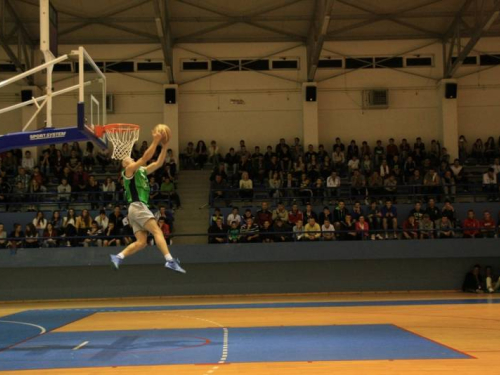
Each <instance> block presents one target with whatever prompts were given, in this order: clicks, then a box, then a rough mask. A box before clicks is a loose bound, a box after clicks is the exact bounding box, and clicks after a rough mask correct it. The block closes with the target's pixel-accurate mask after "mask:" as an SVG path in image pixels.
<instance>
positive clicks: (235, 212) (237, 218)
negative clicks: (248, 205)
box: [226, 207, 242, 228]
mask: <svg viewBox="0 0 500 375" xmlns="http://www.w3.org/2000/svg"><path fill="white" fill-rule="evenodd" d="M241 220H242V219H241V215H240V213H239V209H238V207H233V209H232V211H231V213H230V214H229V215H228V216H227V220H226V223H231V225H232V223H233V221H234V222H236V226H237V227H238V228H239V227H240V225H241Z"/></svg>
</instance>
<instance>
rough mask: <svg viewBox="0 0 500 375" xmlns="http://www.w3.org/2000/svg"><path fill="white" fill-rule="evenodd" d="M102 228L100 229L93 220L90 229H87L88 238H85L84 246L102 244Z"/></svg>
mask: <svg viewBox="0 0 500 375" xmlns="http://www.w3.org/2000/svg"><path fill="white" fill-rule="evenodd" d="M101 236H102V230H100V229H99V225H97V222H96V221H92V224H91V227H90V229H88V230H87V236H86V237H87V238H85V239H84V240H83V246H84V247H96V246H99V247H100V246H102V239H101Z"/></svg>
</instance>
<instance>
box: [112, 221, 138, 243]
mask: <svg viewBox="0 0 500 375" xmlns="http://www.w3.org/2000/svg"><path fill="white" fill-rule="evenodd" d="M121 226H122V230H121V233H122V235H123V237H122V241H123V245H125V246H128V245H130V244H131V243H132V242H134V241H135V239H133V237H134V232H133V230H132V227H131V226H130V223H129V221H128V217H125V218H124V219H123V220H122V224H121ZM108 228H109V226H108Z"/></svg>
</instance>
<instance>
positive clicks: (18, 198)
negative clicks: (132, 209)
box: [0, 191, 171, 209]
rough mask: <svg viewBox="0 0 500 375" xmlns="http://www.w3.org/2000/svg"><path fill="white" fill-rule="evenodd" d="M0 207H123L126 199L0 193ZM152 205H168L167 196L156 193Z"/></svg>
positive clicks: (102, 194)
mask: <svg viewBox="0 0 500 375" xmlns="http://www.w3.org/2000/svg"><path fill="white" fill-rule="evenodd" d="M0 197H4V198H3V199H0V206H2V205H4V206H8V207H7V208H13V209H16V208H21V207H25V206H29V205H32V206H39V207H41V206H48V205H50V206H53V205H59V206H60V207H67V206H68V205H70V204H86V203H88V204H89V205H90V206H91V207H103V206H106V205H109V204H112V205H114V204H118V205H125V204H126V199H125V197H124V193H123V192H117V191H115V192H103V191H80V192H71V193H58V192H53V191H50V192H37V193H29V192H28V193H22V194H19V193H0ZM151 203H152V204H153V205H156V204H159V203H161V204H165V205H170V203H171V200H170V198H169V196H165V195H162V194H160V193H158V196H157V197H155V198H152V199H151Z"/></svg>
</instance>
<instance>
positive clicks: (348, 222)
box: [340, 214, 358, 241]
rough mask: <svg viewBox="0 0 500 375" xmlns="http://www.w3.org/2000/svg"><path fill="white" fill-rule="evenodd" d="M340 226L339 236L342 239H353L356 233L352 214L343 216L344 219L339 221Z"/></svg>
mask: <svg viewBox="0 0 500 375" xmlns="http://www.w3.org/2000/svg"><path fill="white" fill-rule="evenodd" d="M340 228H341V231H342V233H341V234H340V238H341V239H343V240H344V241H353V240H355V239H356V238H357V237H358V233H357V232H356V223H355V222H354V220H352V216H351V215H350V214H347V215H346V216H345V220H344V221H343V222H342V223H340Z"/></svg>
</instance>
